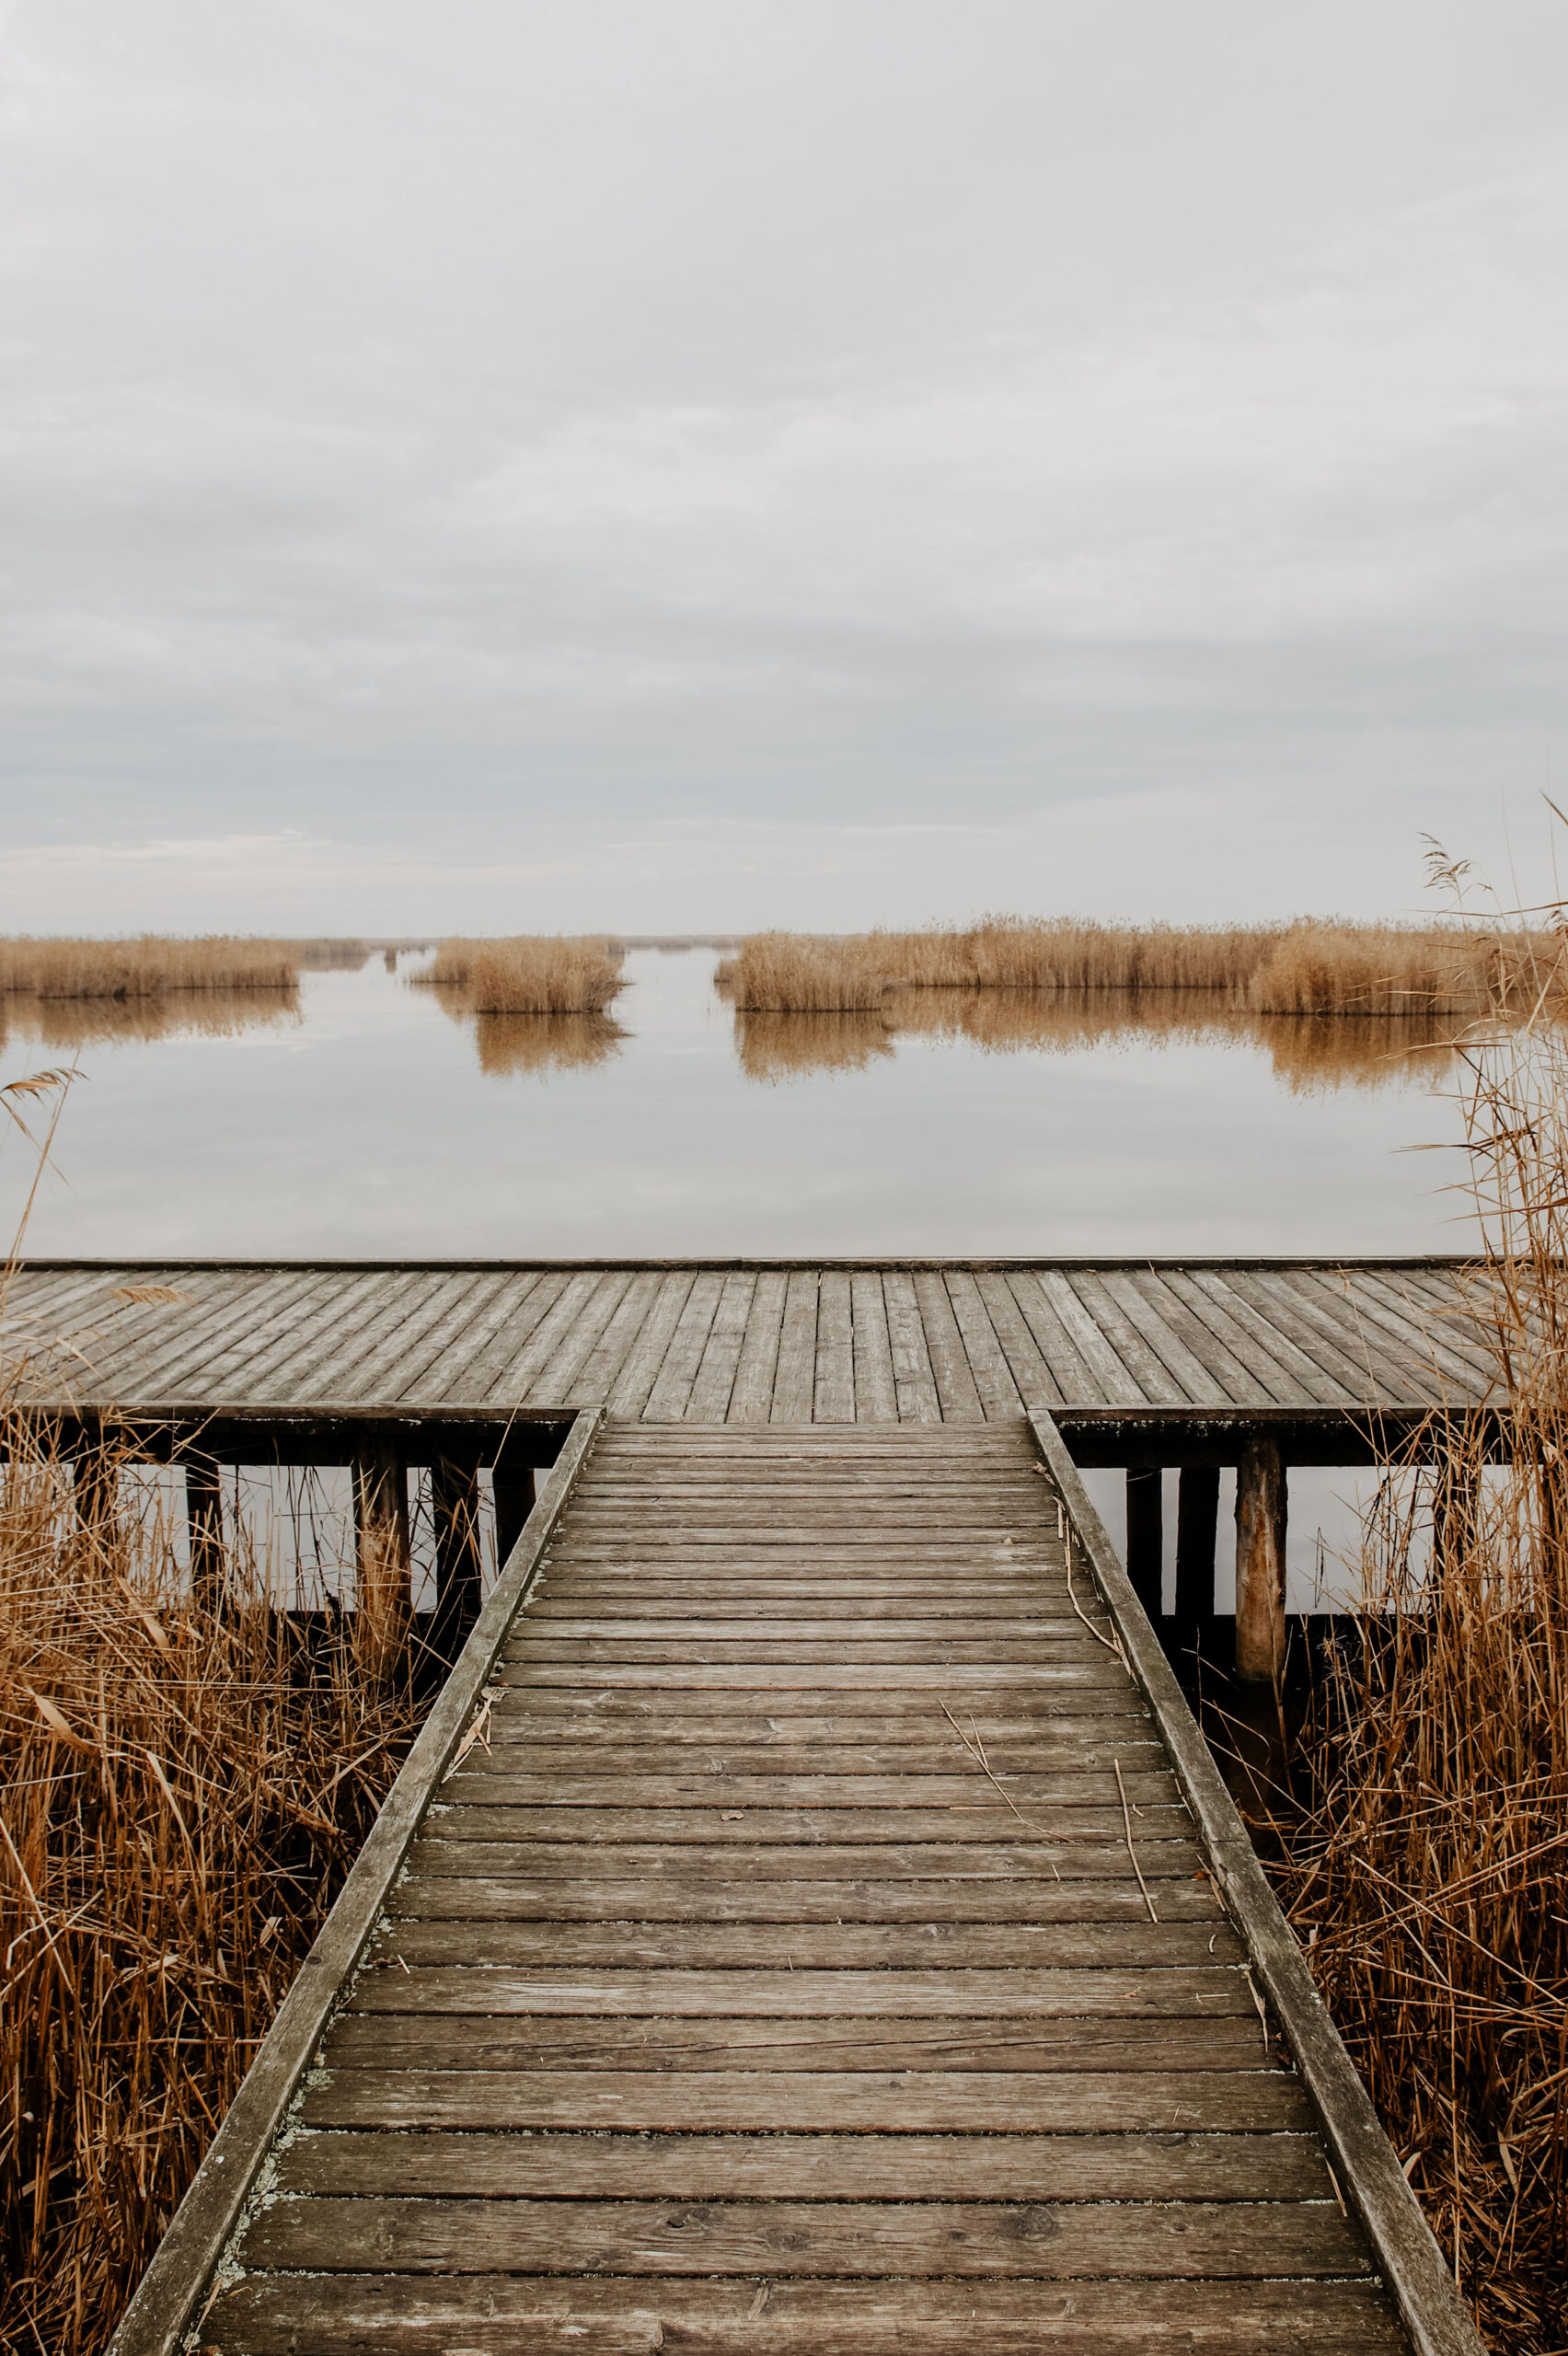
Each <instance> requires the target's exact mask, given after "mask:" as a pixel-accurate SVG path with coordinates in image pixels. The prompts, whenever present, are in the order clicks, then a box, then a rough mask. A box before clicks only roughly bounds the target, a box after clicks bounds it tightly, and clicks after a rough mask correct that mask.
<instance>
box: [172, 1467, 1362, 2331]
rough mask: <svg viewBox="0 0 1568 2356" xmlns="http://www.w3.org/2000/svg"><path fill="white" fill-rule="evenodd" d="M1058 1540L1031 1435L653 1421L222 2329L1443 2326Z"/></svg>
mask: <svg viewBox="0 0 1568 2356" xmlns="http://www.w3.org/2000/svg"><path fill="white" fill-rule="evenodd" d="M1060 1529H1061V1523H1060V1515H1059V1507H1058V1503H1057V1498H1056V1495H1055V1491H1054V1490H1053V1488H1052V1486H1051V1484H1050V1483H1049V1481H1048V1480H1047V1479H1045V1478H1044V1477H1043V1475H1042V1473H1041V1472H1040V1470H1039V1469H1038V1467H1037V1462H1036V1455H1035V1449H1034V1447H1033V1445H1032V1438H1031V1434H1030V1432H1029V1427H1028V1426H1027V1425H1025V1424H1023V1423H1021V1422H1020V1423H1015V1424H1013V1425H1011V1426H1002V1425H994V1426H986V1425H984V1424H979V1425H975V1424H970V1425H968V1426H943V1425H933V1426H917V1425H916V1426H899V1425H897V1424H886V1425H882V1426H880V1427H878V1426H853V1425H851V1426H845V1427H839V1428H832V1427H824V1426H821V1425H817V1426H801V1427H799V1428H791V1427H784V1426H778V1425H773V1426H763V1427H760V1428H752V1429H747V1428H744V1427H737V1426H727V1427H725V1426H697V1425H689V1424H688V1425H686V1426H683V1427H682V1428H681V1429H680V1430H678V1431H669V1430H665V1431H662V1432H661V1431H656V1430H652V1429H650V1427H649V1426H647V1425H646V1424H640V1423H637V1422H631V1421H628V1422H623V1423H620V1424H611V1425H610V1426H609V1427H608V1428H607V1429H606V1431H605V1434H604V1436H603V1437H602V1438H600V1440H599V1441H598V1443H597V1446H596V1447H595V1448H594V1450H593V1453H592V1455H591V1456H590V1457H589V1458H588V1459H587V1461H586V1463H585V1466H584V1469H583V1471H582V1475H581V1478H580V1479H579V1482H578V1485H577V1487H576V1490H575V1493H574V1494H573V1495H572V1496H571V1502H570V1504H569V1505H568V1506H567V1507H566V1510H565V1513H564V1516H563V1518H562V1519H560V1520H559V1522H558V1523H557V1524H556V1525H555V1527H554V1530H553V1534H552V1535H551V1537H550V1539H549V1542H548V1552H547V1553H546V1554H545V1557H544V1561H543V1565H542V1569H541V1571H540V1573H539V1575H538V1576H537V1577H536V1579H535V1581H534V1584H533V1587H532V1588H531V1590H530V1592H529V1595H528V1600H527V1601H526V1603H525V1608H524V1610H523V1611H522V1612H521V1613H520V1614H519V1616H518V1618H517V1619H516V1621H515V1622H514V1623H513V1626H512V1629H511V1632H510V1634H509V1635H508V1637H507V1640H506V1643H505V1646H504V1648H503V1651H502V1662H501V1666H500V1668H499V1669H498V1671H497V1672H496V1674H495V1677H494V1679H493V1680H492V1687H491V1696H492V1706H491V1709H490V1717H489V1721H488V1727H487V1737H486V1740H484V1741H482V1742H477V1743H474V1744H472V1745H471V1747H469V1748H468V1749H467V1751H466V1753H465V1754H464V1756H463V1757H462V1759H461V1761H460V1763H459V1764H458V1765H457V1766H456V1767H455V1770H454V1771H453V1772H452V1773H450V1775H449V1776H448V1778H447V1780H446V1782H445V1783H444V1785H442V1787H441V1789H440V1792H439V1796H438V1797H437V1799H436V1801H435V1803H434V1805H433V1807H432V1808H431V1809H430V1810H429V1812H428V1813H426V1815H425V1816H424V1818H423V1821H422V1825H421V1830H420V1831H419V1834H418V1837H417V1838H416V1839H415V1840H414V1842H413V1844H412V1846H411V1848H410V1849H409V1851H408V1856H407V1865H406V1869H405V1870H404V1872H403V1873H402V1875H401V1877H399V1879H398V1883H397V1886H396V1887H395V1888H394V1889H393V1890H392V1893H391V1898H390V1902H389V1908H388V1911H387V1913H386V1916H385V1918H384V1919H383V1921H382V1923H381V1925H380V1928H379V1930H378V1932H377V1933H376V1935H375V1939H374V1941H373V1942H372V1945H371V1946H370V1949H369V1952H368V1957H367V1960H366V1964H365V1967H364V1968H363V1969H362V1971H361V1972H360V1975H359V1977H358V1979H357V1981H354V1982H353V1984H352V1988H351V1990H350V1992H349V1993H348V1997H347V2001H346V2003H345V2004H344V2006H343V2008H342V2009H341V2010H340V2012H339V2013H338V2015H337V2016H336V2018H335V2019H334V2020H333V2022H332V2024H331V2026H330V2027H329V2030H328V2032H327V2034H326V2036H325V2038H324V2040H323V2042H322V2045H321V2049H320V2050H319V2053H318V2055H317V2062H318V2066H317V2068H316V2069H315V2070H314V2071H313V2072H311V2073H310V2074H309V2076H308V2078H307V2080H306V2085H305V2087H304V2090H303V2093H302V2095H301V2096H300V2098H299V2101H298V2104H297V2106H296V2109H295V2112H294V2118H293V2121H292V2124H291V2126H290V2128H289V2130H288V2131H287V2132H286V2133H285V2135H284V2136H283V2138H282V2141H281V2142H280V2144H279V2145H278V2147H277V2150H276V2153H275V2156H274V2158H273V2160H272V2161H271V2163H270V2164H269V2167H268V2169H267V2170H266V2171H264V2173H263V2177H262V2179H261V2182H262V2188H263V2189H262V2190H261V2192H260V2194H259V2197H258V2198H257V2199H256V2200H254V2201H253V2202H252V2205H251V2208H250V2211H249V2213H248V2220H247V2222H246V2223H245V2225H244V2228H243V2231H242V2233H241V2235H240V2237H239V2239H238V2242H237V2245H236V2248H235V2250H234V2252H233V2255H232V2260H231V2263H230V2264H229V2266H228V2268H227V2269H226V2272H225V2287H223V2288H222V2289H220V2291H219V2292H218V2295H217V2297H216V2299H215V2301H214V2302H213V2304H212V2305H211V2307H210V2308H209V2309H208V2311H207V2313H206V2316H205V2318H204V2320H203V2322H202V2329H201V2333H200V2340H201V2344H202V2347H203V2348H210V2349H221V2350H225V2351H235V2356H239V2352H240V2351H249V2356H311V2351H319V2356H341V2352H342V2351H348V2350H356V2351H365V2350H381V2349H385V2350H389V2351H391V2350H415V2349H418V2350H432V2351H446V2356H456V2352H457V2351H459V2350H463V2351H468V2350H475V2351H478V2350H483V2351H497V2356H499V2351H501V2350H508V2351H511V2350H530V2351H531V2350H563V2351H564V2350H582V2349H588V2350H643V2349H654V2348H666V2349H677V2348H686V2349H694V2350H697V2349H700V2350H731V2349H734V2350H742V2349H744V2350H752V2349H756V2350H764V2349H766V2350H790V2351H797V2350H799V2351H804V2350H813V2351H815V2350H824V2351H828V2350H831V2351H846V2356H854V2351H857V2350H867V2351H870V2350H875V2351H879V2356H881V2352H882V2351H886V2356H892V2351H893V2350H895V2349H897V2350H902V2349H905V2348H908V2347H913V2348H916V2349H932V2350H935V2349H941V2350H957V2349H959V2348H963V2349H965V2350H967V2349H970V2348H974V2349H977V2350H987V2351H989V2350H1004V2349H1005V2350H1019V2351H1021V2350H1026V2349H1027V2350H1035V2349H1038V2348H1041V2347H1043V2346H1049V2347H1050V2348H1052V2349H1053V2350H1056V2349H1063V2350H1077V2351H1080V2356H1089V2351H1090V2350H1094V2351H1096V2352H1097V2356H1098V2351H1101V2350H1115V2349H1121V2350H1144V2349H1154V2348H1178V2347H1180V2348H1202V2349H1204V2350H1209V2351H1213V2352H1214V2356H1253V2351H1255V2350H1259V2349H1292V2350H1297V2349H1299V2350H1321V2351H1329V2350H1332V2351H1336V2352H1337V2356H1353V2351H1354V2356H1369V2351H1378V2350H1394V2349H1400V2348H1403V2347H1404V2346H1405V2345H1406V2342H1405V2339H1404V2336H1403V2333H1402V2331H1401V2328H1400V2327H1399V2325H1398V2324H1397V2322H1396V2320H1395V2318H1394V2314H1393V2310H1392V2306H1391V2304H1390V2302H1389V2299H1388V2297H1387V2295H1386V2293H1385V2292H1384V2290H1383V2288H1382V2286H1381V2285H1380V2283H1379V2282H1378V2279H1377V2277H1376V2275H1375V2273H1374V2271H1373V2269H1372V2266H1371V2264H1370V2261H1369V2259H1368V2257H1367V2254H1366V2246H1365V2244H1364V2242H1363V2240H1362V2238H1361V2235H1360V2234H1359V2232H1358V2231H1357V2229H1356V2228H1355V2225H1354V2224H1352V2223H1348V2222H1347V2220H1346V2217H1345V2215H1344V2214H1343V2212H1342V2209H1341V2206H1340V2203H1339V2200H1338V2199H1337V2197H1336V2191H1335V2187H1334V2185H1333V2183H1332V2179H1331V2176H1330V2172H1329V2169H1328V2166H1327V2165H1326V2160H1325V2153H1324V2148H1323V2145H1322V2143H1321V2142H1320V2137H1319V2134H1318V2132H1317V2131H1316V2128H1315V2125H1314V2118H1313V2114H1312V2112H1311V2111H1310V2109H1309V2105H1308V2101H1307V2098H1306V2096H1305V2094H1304V2093H1303V2090H1302V2085H1301V2081H1300V2079H1299V2078H1298V2077H1297V2075H1296V2074H1295V2073H1293V2072H1292V2070H1291V2069H1290V2068H1289V2067H1288V2066H1287V2065H1286V2062H1285V2061H1284V2060H1283V2059H1282V2052H1281V2049H1280V2047H1279V2045H1278V2043H1277V2040H1276V2039H1275V2038H1274V2037H1273V2035H1272V2034H1266V2033H1265V2029H1264V2027H1263V2026H1262V2023H1261V2021H1260V2015H1259V2010H1258V2006H1257V2004H1256V2002H1255V1999H1254V1986H1253V1983H1252V1982H1251V1980H1250V1978H1249V1975H1248V1972H1247V1970H1246V1969H1245V1968H1244V1961H1245V1959H1244V1956H1243V1951H1242V1948H1241V1946H1240V1945H1239V1941H1238V1938H1237V1935H1236V1934H1235V1932H1234V1931H1233V1930H1232V1929H1231V1927H1230V1925H1229V1923H1228V1919H1227V1916H1226V1913H1225V1911H1223V1910H1222V1908H1221V1906H1220V1905H1219V1903H1218V1901H1217V1900H1216V1895H1215V1891H1214V1887H1213V1884H1212V1883H1211V1881H1210V1880H1209V1878H1208V1874H1207V1869H1206V1867H1205V1858H1204V1854H1203V1852H1202V1851H1201V1849H1200V1847H1199V1844H1198V1842H1197V1840H1196V1838H1195V1831H1194V1826H1193V1821H1192V1819H1190V1818H1189V1816H1188V1814H1187V1812H1186V1809H1185V1808H1184V1807H1183V1805H1182V1799H1181V1795H1180V1792H1179V1789H1178V1785H1177V1782H1176V1779H1175V1777H1174V1775H1173V1774H1172V1773H1171V1766H1170V1758H1169V1756H1168V1754H1167V1751H1166V1750H1165V1748H1164V1746H1163V1744H1162V1742H1161V1739H1160V1737H1159V1731H1158V1728H1157V1727H1156V1723H1155V1720H1154V1718H1153V1716H1152V1715H1151V1714H1150V1711H1149V1709H1148V1707H1147V1704H1146V1703H1145V1701H1144V1699H1143V1697H1142V1695H1141V1693H1140V1692H1139V1690H1138V1688H1137V1686H1136V1684H1135V1682H1134V1680H1133V1678H1132V1676H1131V1674H1130V1672H1129V1670H1128V1669H1127V1667H1126V1665H1125V1661H1124V1657H1123V1655H1122V1652H1121V1651H1120V1650H1119V1649H1118V1647H1117V1644H1116V1640H1115V1636H1114V1633H1113V1627H1112V1624H1111V1622H1110V1620H1109V1619H1108V1617H1107V1614H1106V1611H1105V1609H1104V1606H1103V1604H1102V1602H1101V1600H1100V1598H1099V1596H1098V1594H1097V1593H1096V1591H1095V1589H1094V1587H1093V1585H1092V1582H1091V1581H1090V1580H1089V1579H1088V1578H1087V1577H1086V1576H1084V1575H1083V1571H1082V1557H1081V1555H1080V1556H1079V1558H1078V1559H1079V1572H1078V1577H1077V1579H1076V1581H1074V1582H1069V1577H1068V1572H1067V1565H1066V1559H1065V1554H1064V1548H1063V1544H1062V1541H1061V1536H1060ZM1124 1803H1125V1805H1124ZM1129 1834H1130V1836H1131V1837H1130V1839H1129ZM1140 1876H1141V1879H1140Z"/></svg>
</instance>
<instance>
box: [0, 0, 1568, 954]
mask: <svg viewBox="0 0 1568 2356" xmlns="http://www.w3.org/2000/svg"><path fill="white" fill-rule="evenodd" d="M1565 118H1568V8H1565V7H1564V6H1562V0H1539V5H1537V0H1481V4H1480V5H1473V6H1472V5H1465V6H1454V5H1450V0H1409V5H1407V4H1406V0H1349V4H1348V5H1344V4H1343V0H1312V5H1311V6H1295V7H1286V6H1283V5H1280V6H1275V5H1273V0H1269V4H1268V5H1262V6H1260V5H1259V0H1071V5H1066V6H1064V5H1057V4H1056V0H778V5H767V0H564V4H563V5H560V6H556V5H539V0H441V5H440V6H437V5H435V0H253V5H251V6H247V7H229V6H213V5H212V0H136V5H135V6H129V7H128V6H126V5H125V0H47V5H44V0H12V5H8V6H7V5H5V0H0V137H3V164H0V583H3V592H0V594H3V598H4V611H3V614H0V722H3V729H4V748H3V757H4V783H3V791H4V796H5V801H4V810H3V818H4V855H3V857H0V926H3V927H4V928H5V929H7V930H15V929H17V928H31V929H37V930H72V929H78V928H79V929H81V930H108V929H117V928H127V929H133V928H135V927H138V926H141V925H144V924H146V925H156V926H174V927H179V928H181V929H186V930H204V929H207V928H209V927H213V926H225V927H230V926H255V927H258V928H259V929H264V930H309V931H315V930H371V931H399V930H424V929H426V928H432V929H435V930H457V929H465V928H471V929H481V928H483V929H492V930H493V929H498V928H499V929H502V930H557V929H562V928H565V929H576V928H578V927H581V926H592V925H595V924H604V925H608V926H618V927H623V928H628V929H636V930H687V929H697V928H708V927H723V928H729V927H738V926H749V925H754V924H758V923H767V922H780V923H800V924H814V925H822V926H847V925H855V924H859V923H864V922H870V921H877V920H893V921H909V920H917V919H921V918H928V917H931V916H936V915H964V914H969V913H972V912H974V911H976V910H978V909H981V908H985V907H1009V908H1020V909H1029V910H1047V909H1048V910H1056V909H1074V910H1084V911H1092V912H1097V913H1102V914H1113V913H1125V914H1130V915H1136V916H1149V915H1169V916H1172V917H1178V918H1205V917H1221V916H1228V915H1231V914H1235V915H1247V914H1251V913H1259V914H1279V913H1286V912H1290V911H1294V910H1297V909H1302V908H1316V909H1324V908H1333V907H1338V908H1343V909H1344V910H1346V911H1348V912H1350V913H1353V914H1369V913H1378V912H1385V911H1390V912H1391V911H1396V910H1411V909H1414V908H1415V907H1418V906H1419V905H1420V901H1421V841H1420V837H1421V836H1422V834H1423V832H1424V831H1427V832H1431V833H1433V834H1435V835H1438V836H1440V837H1443V838H1444V839H1445V840H1447V842H1448V843H1449V844H1450V845H1451V846H1452V847H1453V848H1455V849H1461V850H1465V851H1470V852H1471V853H1474V854H1475V855H1477V856H1478V857H1479V858H1480V859H1481V860H1482V861H1483V862H1484V863H1485V864H1486V865H1488V866H1489V867H1490V868H1491V870H1492V871H1493V873H1494V874H1496V875H1498V876H1499V878H1500V879H1503V878H1505V872H1506V860H1507V856H1508V849H1507V841H1506V840H1505V825H1506V829H1507V836H1508V838H1509V839H1511V841H1512V845H1513V849H1514V854H1515V856H1516V860H1518V862H1519V865H1520V868H1521V870H1522V871H1523V874H1522V882H1523V883H1524V884H1525V886H1526V888H1528V889H1532V890H1533V889H1536V888H1539V884H1540V882H1541V873H1540V857H1541V851H1542V847H1543V845H1544V842H1545V827H1544V825H1543V822H1542V818H1541V815H1540V812H1541V803H1540V795H1541V793H1542V792H1543V791H1554V792H1555V793H1556V794H1557V796H1558V798H1559V799H1563V798H1564V797H1565V796H1568V759H1565V752H1568V731H1565V727H1564V722H1565V719H1568V710H1565V704H1568V683H1565V679H1564V665H1563V649H1564V627H1563V626H1564V621H1565V619H1568V614H1565V606H1568V597H1565V584H1568V564H1565V537H1568V522H1565V518H1568V480H1565V476H1568V466H1565V457H1568V402H1565V399H1564V394H1565V391H1568V293H1565V289H1568V240H1565V235H1564V232H1565V230H1568V120H1565ZM1565 806H1568V803H1565Z"/></svg>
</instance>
